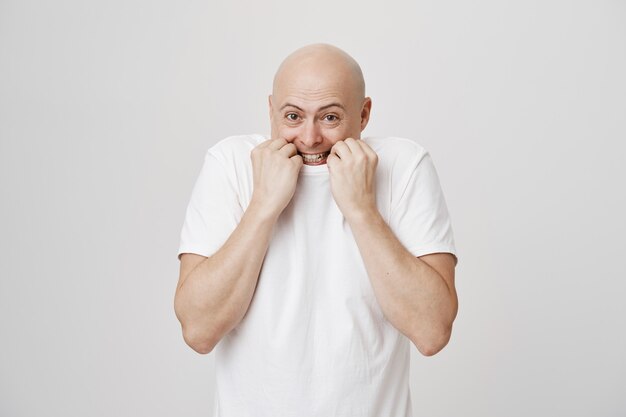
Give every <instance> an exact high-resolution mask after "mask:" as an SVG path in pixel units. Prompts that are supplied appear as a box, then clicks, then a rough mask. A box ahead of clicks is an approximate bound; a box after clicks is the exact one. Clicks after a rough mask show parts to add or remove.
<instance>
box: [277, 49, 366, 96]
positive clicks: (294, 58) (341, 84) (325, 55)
mask: <svg viewBox="0 0 626 417" xmlns="http://www.w3.org/2000/svg"><path fill="white" fill-rule="evenodd" d="M333 91H341V92H345V93H347V94H348V96H350V97H351V98H355V99H358V100H359V102H360V101H362V100H363V98H364V97H365V82H364V80H363V73H362V71H361V67H360V66H359V64H358V63H357V62H356V61H355V60H354V58H352V57H351V56H350V55H348V54H347V53H346V52H344V51H343V50H341V49H339V48H337V47H335V46H332V45H328V44H313V45H308V46H305V47H303V48H300V49H298V50H296V51H295V52H293V53H292V54H290V55H289V56H288V57H287V58H285V60H284V61H283V62H282V63H281V65H280V66H279V68H278V70H277V71H276V75H275V76H274V84H273V92H272V94H273V95H281V93H287V94H288V95H293V94H294V93H295V94H296V95H304V96H308V97H316V96H324V95H325V94H326V93H332V92H333Z"/></svg>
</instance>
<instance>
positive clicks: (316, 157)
mask: <svg viewBox="0 0 626 417" xmlns="http://www.w3.org/2000/svg"><path fill="white" fill-rule="evenodd" d="M329 153H330V152H322V153H317V154H308V155H307V154H300V155H301V156H302V159H303V160H304V162H319V161H321V160H322V159H324V158H326V157H327V156H328V154H329Z"/></svg>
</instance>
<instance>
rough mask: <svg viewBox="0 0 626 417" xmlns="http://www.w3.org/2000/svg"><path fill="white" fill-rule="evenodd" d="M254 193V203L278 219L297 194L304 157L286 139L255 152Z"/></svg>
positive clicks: (261, 146)
mask: <svg viewBox="0 0 626 417" xmlns="http://www.w3.org/2000/svg"><path fill="white" fill-rule="evenodd" d="M250 157H251V159H252V175H253V180H254V182H253V184H254V190H253V192H252V203H254V204H256V205H257V206H258V207H260V208H261V209H262V210H264V211H265V212H267V213H268V214H271V215H276V216H277V215H279V214H280V213H281V212H282V211H283V210H284V209H285V207H287V204H289V201H291V198H292V197H293V194H294V192H295V191H296V184H297V182H298V174H299V172H300V168H301V167H302V163H303V162H302V157H301V156H300V155H298V153H297V150H296V146H295V145H294V144H293V143H288V142H287V141H286V140H285V139H280V138H279V139H270V140H267V141H265V142H263V143H261V144H260V145H258V146H257V147H255V148H254V149H253V150H252V153H251V155H250Z"/></svg>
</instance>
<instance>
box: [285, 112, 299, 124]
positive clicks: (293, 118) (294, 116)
mask: <svg viewBox="0 0 626 417" xmlns="http://www.w3.org/2000/svg"><path fill="white" fill-rule="evenodd" d="M285 117H286V118H287V120H289V121H291V122H295V121H296V120H298V115H297V114H296V113H287V114H286V115H285Z"/></svg>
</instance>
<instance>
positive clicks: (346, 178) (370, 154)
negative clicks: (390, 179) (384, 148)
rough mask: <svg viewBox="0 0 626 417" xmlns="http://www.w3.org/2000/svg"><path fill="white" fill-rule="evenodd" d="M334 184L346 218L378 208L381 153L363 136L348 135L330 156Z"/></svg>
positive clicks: (332, 187)
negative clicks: (377, 197) (357, 138)
mask: <svg viewBox="0 0 626 417" xmlns="http://www.w3.org/2000/svg"><path fill="white" fill-rule="evenodd" d="M326 163H327V164H328V171H329V173H330V188H331V191H332V194H333V198H334V199H335V202H336V203H337V206H338V207H339V209H340V210H341V212H342V213H343V215H344V217H346V219H349V218H350V217H351V216H353V215H358V214H362V213H367V212H369V211H372V210H377V208H376V189H375V185H376V184H375V179H376V166H377V164H378V155H376V152H374V151H373V150H372V148H371V147H370V146H369V145H368V144H367V143H365V142H363V141H362V140H356V139H353V138H348V139H345V140H343V141H339V142H337V143H335V145H333V147H332V148H331V150H330V155H329V156H328V159H327V160H326Z"/></svg>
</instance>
